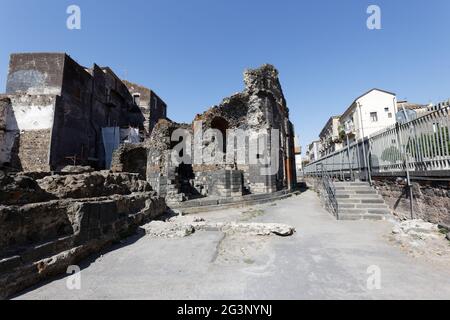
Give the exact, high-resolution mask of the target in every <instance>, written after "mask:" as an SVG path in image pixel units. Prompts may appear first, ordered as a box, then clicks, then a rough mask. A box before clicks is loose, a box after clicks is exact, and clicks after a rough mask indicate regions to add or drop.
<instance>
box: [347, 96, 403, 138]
mask: <svg viewBox="0 0 450 320" xmlns="http://www.w3.org/2000/svg"><path fill="white" fill-rule="evenodd" d="M396 114H397V98H396V94H395V93H392V92H388V91H385V90H380V89H372V90H370V91H368V92H366V93H364V94H363V95H361V96H360V97H358V98H356V99H355V100H354V101H353V103H352V104H351V105H350V106H349V107H348V108H347V110H346V111H345V112H344V114H343V115H342V116H341V119H340V123H341V126H342V127H343V128H344V129H345V132H346V133H347V134H348V137H349V141H350V143H353V142H355V141H358V140H361V139H363V138H365V137H368V136H370V135H372V134H374V133H376V132H378V131H381V130H383V129H385V128H386V127H389V126H391V125H394V124H395V123H396ZM344 144H346V141H344Z"/></svg>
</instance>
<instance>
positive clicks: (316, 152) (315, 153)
mask: <svg viewBox="0 0 450 320" xmlns="http://www.w3.org/2000/svg"><path fill="white" fill-rule="evenodd" d="M321 148H322V144H321V143H320V141H319V140H317V141H313V142H311V143H310V144H309V145H308V147H307V150H306V157H307V158H308V159H309V161H310V162H314V161H317V160H319V159H320V158H321V154H320V150H321Z"/></svg>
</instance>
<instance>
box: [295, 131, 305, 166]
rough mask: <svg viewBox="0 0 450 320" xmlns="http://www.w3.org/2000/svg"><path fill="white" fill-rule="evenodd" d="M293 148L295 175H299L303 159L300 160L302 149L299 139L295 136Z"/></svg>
mask: <svg viewBox="0 0 450 320" xmlns="http://www.w3.org/2000/svg"><path fill="white" fill-rule="evenodd" d="M294 146H295V165H296V169H297V173H299V172H302V171H303V159H302V147H301V145H300V139H299V137H298V136H297V135H296V136H295V138H294Z"/></svg>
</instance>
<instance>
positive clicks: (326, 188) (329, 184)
mask: <svg viewBox="0 0 450 320" xmlns="http://www.w3.org/2000/svg"><path fill="white" fill-rule="evenodd" d="M320 175H321V183H322V187H323V195H322V196H323V197H324V199H323V200H324V202H325V207H326V208H327V209H328V210H329V211H330V212H331V213H332V214H333V215H334V216H335V217H336V218H337V219H338V220H339V205H338V201H337V199H336V187H335V186H334V183H333V179H332V178H331V176H330V175H329V174H328V172H327V170H326V169H325V166H322V171H321V174H320Z"/></svg>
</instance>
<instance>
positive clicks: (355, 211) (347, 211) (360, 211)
mask: <svg viewBox="0 0 450 320" xmlns="http://www.w3.org/2000/svg"><path fill="white" fill-rule="evenodd" d="M367 213H368V212H367V210H365V209H345V208H339V214H340V215H341V214H367Z"/></svg>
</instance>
